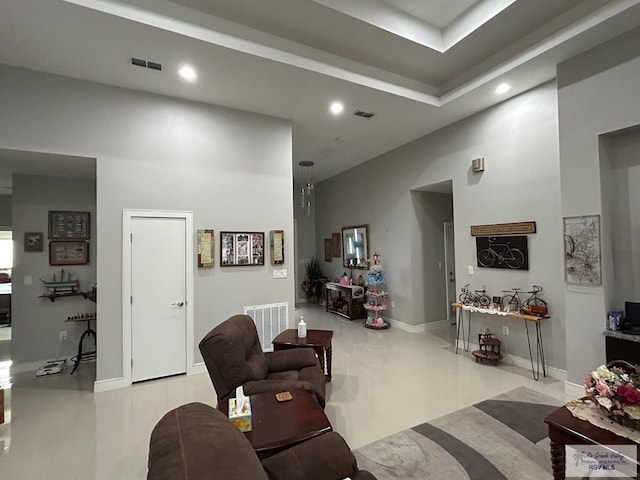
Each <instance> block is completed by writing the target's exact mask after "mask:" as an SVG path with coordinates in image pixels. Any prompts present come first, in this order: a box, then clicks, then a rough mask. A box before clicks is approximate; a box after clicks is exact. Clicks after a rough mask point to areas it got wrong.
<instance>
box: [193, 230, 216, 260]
mask: <svg viewBox="0 0 640 480" xmlns="http://www.w3.org/2000/svg"><path fill="white" fill-rule="evenodd" d="M197 237H198V268H213V243H214V240H213V230H198V232H197Z"/></svg>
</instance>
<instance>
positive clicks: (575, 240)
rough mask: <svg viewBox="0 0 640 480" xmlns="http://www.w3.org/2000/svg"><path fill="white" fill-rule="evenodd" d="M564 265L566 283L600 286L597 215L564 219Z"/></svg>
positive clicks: (598, 225)
mask: <svg viewBox="0 0 640 480" xmlns="http://www.w3.org/2000/svg"><path fill="white" fill-rule="evenodd" d="M564 263H565V279H566V281H567V283H570V284H573V285H600V284H602V273H601V261H600V216H599V215H588V216H580V217H565V218H564Z"/></svg>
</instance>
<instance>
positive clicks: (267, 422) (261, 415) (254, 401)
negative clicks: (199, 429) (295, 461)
mask: <svg viewBox="0 0 640 480" xmlns="http://www.w3.org/2000/svg"><path fill="white" fill-rule="evenodd" d="M291 396H292V397H293V398H292V399H291V400H289V401H286V402H278V401H277V400H276V395H275V393H272V392H269V393H258V394H256V395H251V397H250V398H251V415H252V419H251V423H252V430H251V431H250V432H244V435H245V436H246V437H247V440H249V443H251V445H252V446H253V449H254V450H255V452H256V454H257V455H258V457H260V458H266V457H269V456H271V455H273V454H274V453H277V452H279V451H280V450H283V449H285V448H287V447H290V446H292V445H295V444H297V443H301V442H304V441H305V440H309V439H310V438H313V437H317V436H318V435H322V434H323V433H327V432H331V431H332V430H333V429H332V428H331V423H329V419H328V418H327V416H326V415H325V413H324V410H322V407H321V406H320V405H318V402H317V401H316V399H315V397H314V396H313V395H311V394H310V393H309V392H306V391H304V390H291ZM217 408H218V410H220V411H221V412H222V413H224V414H225V415H228V414H229V403H228V402H226V401H225V402H221V403H219V404H218V407H217Z"/></svg>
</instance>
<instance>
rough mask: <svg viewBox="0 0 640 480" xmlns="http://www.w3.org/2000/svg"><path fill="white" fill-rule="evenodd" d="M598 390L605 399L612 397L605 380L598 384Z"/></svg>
mask: <svg viewBox="0 0 640 480" xmlns="http://www.w3.org/2000/svg"><path fill="white" fill-rule="evenodd" d="M596 390H598V393H599V394H600V395H602V396H603V397H611V390H610V389H609V386H608V385H607V384H606V383H605V381H604V380H602V379H600V380H598V381H597V382H596Z"/></svg>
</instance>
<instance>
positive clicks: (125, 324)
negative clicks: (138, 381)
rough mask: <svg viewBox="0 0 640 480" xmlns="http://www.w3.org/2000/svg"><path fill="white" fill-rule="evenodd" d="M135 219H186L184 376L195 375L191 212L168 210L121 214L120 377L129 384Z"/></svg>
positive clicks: (127, 211)
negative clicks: (185, 373)
mask: <svg viewBox="0 0 640 480" xmlns="http://www.w3.org/2000/svg"><path fill="white" fill-rule="evenodd" d="M134 217H146V218H182V219H184V220H185V247H186V248H185V257H186V258H185V267H186V268H185V274H186V277H187V278H186V284H185V288H186V291H185V299H186V305H185V307H186V309H187V310H186V315H187V318H186V320H187V335H186V341H187V358H186V363H187V375H191V374H192V373H198V372H199V371H200V370H199V369H197V368H196V367H195V365H194V351H193V350H194V349H193V342H194V326H193V322H194V315H193V276H194V273H193V212H176V211H170V210H123V211H122V374H123V375H122V376H123V378H124V381H125V383H126V384H128V385H131V294H132V292H131V224H132V221H133V218H134Z"/></svg>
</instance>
